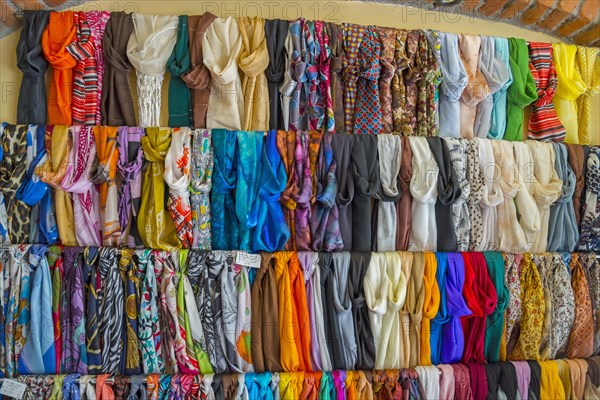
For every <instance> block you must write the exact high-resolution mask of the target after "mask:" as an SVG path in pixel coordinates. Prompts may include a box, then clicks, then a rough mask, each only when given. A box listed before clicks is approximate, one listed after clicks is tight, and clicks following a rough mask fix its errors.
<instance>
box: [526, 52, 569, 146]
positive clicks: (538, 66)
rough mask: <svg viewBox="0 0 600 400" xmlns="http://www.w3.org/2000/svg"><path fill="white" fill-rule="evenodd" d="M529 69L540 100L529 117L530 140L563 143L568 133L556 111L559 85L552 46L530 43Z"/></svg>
mask: <svg viewBox="0 0 600 400" xmlns="http://www.w3.org/2000/svg"><path fill="white" fill-rule="evenodd" d="M529 69H530V71H531V75H532V76H533V80H534V81H535V84H536V86H537V95H538V98H537V100H536V101H534V102H533V104H532V107H531V115H530V117H529V129H528V135H527V136H528V137H529V138H530V139H540V140H554V141H556V142H562V141H563V140H564V138H565V135H566V131H565V128H564V127H563V126H562V124H561V123H560V121H559V120H558V116H557V115H556V110H555V109H554V103H553V102H552V99H553V98H554V93H555V92H556V86H557V85H558V79H557V77H556V70H555V69H554V63H553V62H552V45H550V44H548V43H539V42H530V43H529Z"/></svg>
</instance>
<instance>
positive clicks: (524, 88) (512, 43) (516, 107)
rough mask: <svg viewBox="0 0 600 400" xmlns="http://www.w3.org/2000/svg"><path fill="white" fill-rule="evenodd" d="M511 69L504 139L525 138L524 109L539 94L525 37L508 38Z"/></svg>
mask: <svg viewBox="0 0 600 400" xmlns="http://www.w3.org/2000/svg"><path fill="white" fill-rule="evenodd" d="M508 43H509V49H510V69H511V73H512V77H513V82H512V84H511V85H510V87H509V88H508V91H507V104H506V130H505V133H504V139H506V140H512V141H515V140H518V141H520V140H523V133H522V131H523V120H524V117H523V109H524V108H525V107H526V106H528V105H530V104H531V103H532V102H534V101H535V100H536V99H537V98H538V96H537V89H536V84H535V80H534V79H533V76H532V75H531V71H530V69H529V54H528V50H527V43H526V42H525V40H523V39H515V38H510V39H508Z"/></svg>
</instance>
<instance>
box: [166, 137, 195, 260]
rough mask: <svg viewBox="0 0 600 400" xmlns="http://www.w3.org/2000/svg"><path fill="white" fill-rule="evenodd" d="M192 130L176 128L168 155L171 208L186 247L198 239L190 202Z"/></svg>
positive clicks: (176, 227) (171, 214)
mask: <svg viewBox="0 0 600 400" xmlns="http://www.w3.org/2000/svg"><path fill="white" fill-rule="evenodd" d="M191 147H192V133H191V132H190V128H187V127H184V128H173V131H172V137H171V146H170V147H169V151H167V154H166V156H165V170H164V174H163V176H164V179H165V183H166V184H167V185H168V186H169V200H168V201H167V210H169V215H170V216H171V218H172V220H173V223H174V224H175V229H176V230H177V236H178V237H179V240H180V241H181V245H182V246H183V247H184V248H190V247H192V243H193V241H194V237H193V224H192V208H191V205H190V192H189V186H190V181H191V178H190V166H191V162H192V160H191V159H192V154H191V152H192V149H191Z"/></svg>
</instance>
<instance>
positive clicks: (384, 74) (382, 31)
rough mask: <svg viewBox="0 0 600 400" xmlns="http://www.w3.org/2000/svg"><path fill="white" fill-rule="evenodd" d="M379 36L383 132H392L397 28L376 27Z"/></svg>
mask: <svg viewBox="0 0 600 400" xmlns="http://www.w3.org/2000/svg"><path fill="white" fill-rule="evenodd" d="M375 29H376V30H377V36H379V39H380V40H381V53H380V57H379V63H380V64H381V73H380V77H379V104H380V110H381V133H391V132H392V131H393V130H394V121H393V118H392V80H393V78H394V75H395V74H396V60H395V59H394V52H395V48H396V34H397V30H396V29H393V28H382V27H375Z"/></svg>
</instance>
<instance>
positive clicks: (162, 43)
mask: <svg viewBox="0 0 600 400" xmlns="http://www.w3.org/2000/svg"><path fill="white" fill-rule="evenodd" d="M132 18H133V32H132V33H131V36H130V37H129V42H128V43H127V57H128V58H129V61H130V62H131V65H133V67H134V68H135V70H136V76H137V86H138V105H139V111H140V126H143V127H147V126H159V125H160V122H159V118H160V106H161V88H162V81H163V79H164V75H165V70H166V67H167V60H168V58H169V57H170V56H171V52H172V51H173V48H174V47H175V43H176V42H177V25H178V23H179V17H177V16H176V15H146V14H138V13H134V14H133V16H132Z"/></svg>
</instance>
